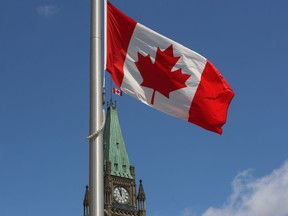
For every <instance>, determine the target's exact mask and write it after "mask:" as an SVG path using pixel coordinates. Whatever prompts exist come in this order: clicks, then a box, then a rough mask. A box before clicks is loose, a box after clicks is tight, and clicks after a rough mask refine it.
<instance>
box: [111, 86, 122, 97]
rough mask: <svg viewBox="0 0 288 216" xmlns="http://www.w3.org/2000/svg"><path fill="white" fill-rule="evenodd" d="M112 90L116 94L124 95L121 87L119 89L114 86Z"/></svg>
mask: <svg viewBox="0 0 288 216" xmlns="http://www.w3.org/2000/svg"><path fill="white" fill-rule="evenodd" d="M112 92H113V94H116V95H119V96H122V90H120V89H117V88H114V87H113V88H112Z"/></svg>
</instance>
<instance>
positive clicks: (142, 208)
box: [137, 180, 146, 216]
mask: <svg viewBox="0 0 288 216" xmlns="http://www.w3.org/2000/svg"><path fill="white" fill-rule="evenodd" d="M137 206H138V215H139V216H146V195H145V192H144V187H143V183H142V180H140V185H139V190H138V196H137Z"/></svg>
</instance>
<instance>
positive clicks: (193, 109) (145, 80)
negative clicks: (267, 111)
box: [106, 2, 234, 134]
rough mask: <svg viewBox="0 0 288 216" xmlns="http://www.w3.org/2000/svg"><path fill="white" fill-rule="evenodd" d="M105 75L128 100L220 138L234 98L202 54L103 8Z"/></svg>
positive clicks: (227, 85) (108, 5)
mask: <svg viewBox="0 0 288 216" xmlns="http://www.w3.org/2000/svg"><path fill="white" fill-rule="evenodd" d="M106 35H107V48H106V49H107V54H106V55H107V56H106V70H107V71H108V72H110V73H111V75H112V79H113V81H114V82H115V84H116V85H117V86H118V87H119V88H121V89H122V90H123V91H124V92H125V93H126V94H128V95H130V96H132V97H134V98H137V99H139V100H140V101H142V102H143V103H145V104H147V105H149V106H151V107H154V108H156V109H158V110H160V111H162V112H165V113H167V114H169V115H171V116H174V117H177V118H180V119H183V120H186V121H189V122H191V123H194V124H196V125H198V126H201V127H203V128H205V129H207V130H210V131H213V132H216V133H219V134H221V133H222V126H223V125H224V124H225V122H226V118H227V112H228V107H229V104H230V102H231V100H232V98H233V96H234V92H233V90H232V89H231V87H230V86H229V84H228V83H227V82H226V81H225V80H224V78H223V77H222V75H221V74H220V73H219V71H218V70H217V69H216V68H215V67H214V65H213V64H212V63H211V62H209V61H208V60H207V59H206V58H204V57H203V56H201V55H200V54H198V53H196V52H194V51H192V50H190V49H188V48H186V47H184V46H182V45H181V44H179V43H177V42H175V41H173V40H171V39H169V38H167V37H164V36H163V35H160V34H159V33H157V32H155V31H153V30H151V29H149V28H147V27H145V26H143V25H141V24H140V23H137V22H136V21H134V20H133V19H131V18H130V17H128V16H126V15H125V14H123V13H122V12H121V11H119V10H118V9H117V8H115V7H114V6H113V5H112V4H111V3H110V2H107V34H106Z"/></svg>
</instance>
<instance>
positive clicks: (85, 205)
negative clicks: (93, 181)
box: [83, 185, 89, 216]
mask: <svg viewBox="0 0 288 216" xmlns="http://www.w3.org/2000/svg"><path fill="white" fill-rule="evenodd" d="M88 196H89V189H88V185H86V190H85V196H84V200H83V208H84V216H89V197H88Z"/></svg>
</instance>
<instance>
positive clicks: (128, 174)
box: [83, 101, 146, 216]
mask: <svg viewBox="0 0 288 216" xmlns="http://www.w3.org/2000/svg"><path fill="white" fill-rule="evenodd" d="M103 144H104V211H105V216H124V215H125V216H146V197H145V192H144V187H143V183H142V180H140V184H139V188H138V193H137V190H136V180H135V168H134V166H132V165H131V164H130V161H129V158H128V154H127V151H126V146H125V142H124V139H123V135H122V130H121V127H120V123H119V119H118V113H117V110H116V105H115V104H113V103H112V101H111V102H110V103H109V105H108V109H107V115H106V122H105V127H104V134H103ZM88 203H89V189H88V187H86V192H85V197H84V202H83V207H84V216H89V204H88Z"/></svg>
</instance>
